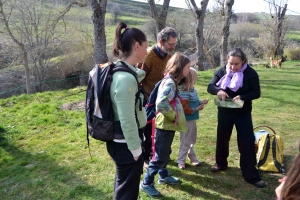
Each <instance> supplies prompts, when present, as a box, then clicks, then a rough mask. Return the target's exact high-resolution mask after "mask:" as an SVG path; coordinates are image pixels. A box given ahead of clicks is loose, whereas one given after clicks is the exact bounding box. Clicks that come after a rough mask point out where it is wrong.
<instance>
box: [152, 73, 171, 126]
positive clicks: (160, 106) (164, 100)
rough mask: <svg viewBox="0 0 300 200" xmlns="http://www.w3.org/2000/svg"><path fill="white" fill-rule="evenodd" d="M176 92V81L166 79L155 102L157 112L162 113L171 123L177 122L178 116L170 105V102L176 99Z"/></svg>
mask: <svg viewBox="0 0 300 200" xmlns="http://www.w3.org/2000/svg"><path fill="white" fill-rule="evenodd" d="M175 90H176V85H175V83H174V81H173V80H172V79H171V78H169V79H164V80H163V81H162V82H161V84H160V86H159V88H158V92H157V98H156V102H155V104H156V111H157V112H161V113H162V114H163V115H164V116H165V118H167V119H168V120H169V121H173V120H175V116H176V114H175V111H174V110H173V108H172V106H171V105H170V104H169V102H170V101H172V100H173V99H174V97H175Z"/></svg>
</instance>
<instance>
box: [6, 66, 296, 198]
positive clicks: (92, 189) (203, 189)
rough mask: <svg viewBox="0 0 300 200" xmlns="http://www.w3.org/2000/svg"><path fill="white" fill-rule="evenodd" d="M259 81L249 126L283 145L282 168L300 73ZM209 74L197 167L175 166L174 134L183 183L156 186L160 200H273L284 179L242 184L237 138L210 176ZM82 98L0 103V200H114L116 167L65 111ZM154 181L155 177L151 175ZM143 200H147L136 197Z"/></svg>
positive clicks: (289, 149) (78, 112) (270, 176)
mask: <svg viewBox="0 0 300 200" xmlns="http://www.w3.org/2000/svg"><path fill="white" fill-rule="evenodd" d="M254 68H255V69H256V70H257V72H258V73H259V76H260V83H261V89H262V96H261V98H259V99H257V100H254V101H253V123H254V126H257V125H268V126H270V127H272V128H273V129H274V130H275V131H276V133H277V134H279V135H280V136H281V137H282V139H283V141H284V145H285V152H284V153H285V157H284V158H285V161H284V164H285V165H286V166H287V168H288V166H289V164H290V162H291V160H292V158H293V157H294V155H295V154H296V153H297V149H296V141H297V139H298V137H299V129H300V125H299V123H298V121H299V118H300V115H299V112H298V110H299V109H298V108H299V101H298V99H300V91H299V90H300V72H299V69H298V68H299V66H297V62H285V63H284V64H283V66H282V68H283V69H282V70H277V69H266V68H263V67H262V66H255V67H254ZM212 74H213V70H209V71H204V72H199V78H198V82H197V87H196V88H197V90H198V93H199V96H200V98H201V99H204V98H209V99H210V102H209V103H208V104H207V105H206V106H205V108H204V110H203V111H201V114H200V120H198V122H197V125H198V139H197V144H196V146H195V149H196V153H197V155H198V157H199V159H200V160H201V161H202V162H203V164H202V166H200V167H193V166H192V165H190V164H187V168H186V169H185V170H183V171H182V170H179V169H178V168H177V163H176V159H177V152H178V147H179V135H178V134H176V135H175V139H174V142H173V145H172V150H173V153H172V155H171V159H172V160H171V161H170V163H169V169H170V172H171V173H172V174H173V175H174V176H178V177H180V178H181V179H182V181H183V183H182V185H180V186H161V185H158V184H157V188H158V189H159V190H160V191H161V193H162V194H163V195H164V196H165V199H274V198H275V194H274V189H275V188H276V186H277V185H278V181H277V179H278V178H279V177H281V176H282V175H280V174H276V173H262V176H263V179H264V180H266V181H267V182H268V184H269V185H268V187H267V188H264V189H257V188H255V187H254V186H252V185H250V184H248V183H246V182H245V181H244V180H243V178H242V176H241V171H240V168H239V153H238V150H237V143H236V132H235V131H234V132H233V135H232V138H231V142H230V155H229V158H228V161H229V169H228V170H227V171H225V172H221V173H216V174H213V173H211V172H210V170H209V168H210V166H211V165H212V164H214V162H215V159H214V156H215V140H216V125H217V108H216V106H215V105H214V103H213V96H212V95H210V94H208V93H207V92H206V87H207V84H208V83H209V81H210V79H211V77H212ZM84 100H85V92H84V87H83V88H74V89H70V90H64V91H53V92H44V93H37V94H36V95H25V94H23V95H20V96H17V97H16V96H14V97H11V98H8V99H0V182H1V184H0V196H1V197H2V198H4V199H13V198H15V199H29V198H30V199H112V195H113V179H114V173H115V166H114V163H113V162H112V160H111V158H110V157H109V155H108V154H107V152H106V147H105V143H103V142H99V141H96V140H94V139H92V138H90V142H91V144H90V149H91V154H92V159H91V158H90V156H89V151H88V147H87V141H86V127H85V119H84V110H83V109H74V110H65V109H63V105H65V104H77V103H78V102H81V101H84ZM156 178H157V177H156ZM140 199H148V197H147V196H146V195H145V194H144V193H140Z"/></svg>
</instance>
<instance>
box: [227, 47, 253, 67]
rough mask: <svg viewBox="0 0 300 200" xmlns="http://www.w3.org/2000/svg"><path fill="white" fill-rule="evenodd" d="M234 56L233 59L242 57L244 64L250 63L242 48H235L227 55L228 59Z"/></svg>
mask: <svg viewBox="0 0 300 200" xmlns="http://www.w3.org/2000/svg"><path fill="white" fill-rule="evenodd" d="M230 56H232V57H240V58H241V60H242V61H243V64H245V63H248V59H247V56H246V54H245V53H244V52H243V51H242V49H240V48H235V49H233V50H232V51H230V52H229V53H228V55H227V59H228V58H229V57H230Z"/></svg>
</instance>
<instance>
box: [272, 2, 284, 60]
mask: <svg viewBox="0 0 300 200" xmlns="http://www.w3.org/2000/svg"><path fill="white" fill-rule="evenodd" d="M286 10H287V4H285V6H284V8H283V9H282V12H281V7H280V6H279V8H278V12H277V13H276V15H277V16H276V20H275V23H276V24H275V26H276V34H275V38H274V42H275V49H274V55H273V58H274V59H277V58H281V57H282V56H283V45H282V40H283V37H282V35H283V22H284V18H285V12H286Z"/></svg>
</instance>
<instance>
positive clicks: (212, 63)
mask: <svg viewBox="0 0 300 200" xmlns="http://www.w3.org/2000/svg"><path fill="white" fill-rule="evenodd" d="M203 47H204V48H203V49H204V51H205V52H206V58H207V60H208V62H209V64H210V66H211V67H212V68H213V69H214V68H215V67H216V63H215V60H214V56H213V55H212V54H211V51H210V49H209V46H208V44H207V42H206V41H205V40H204V46H203Z"/></svg>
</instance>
